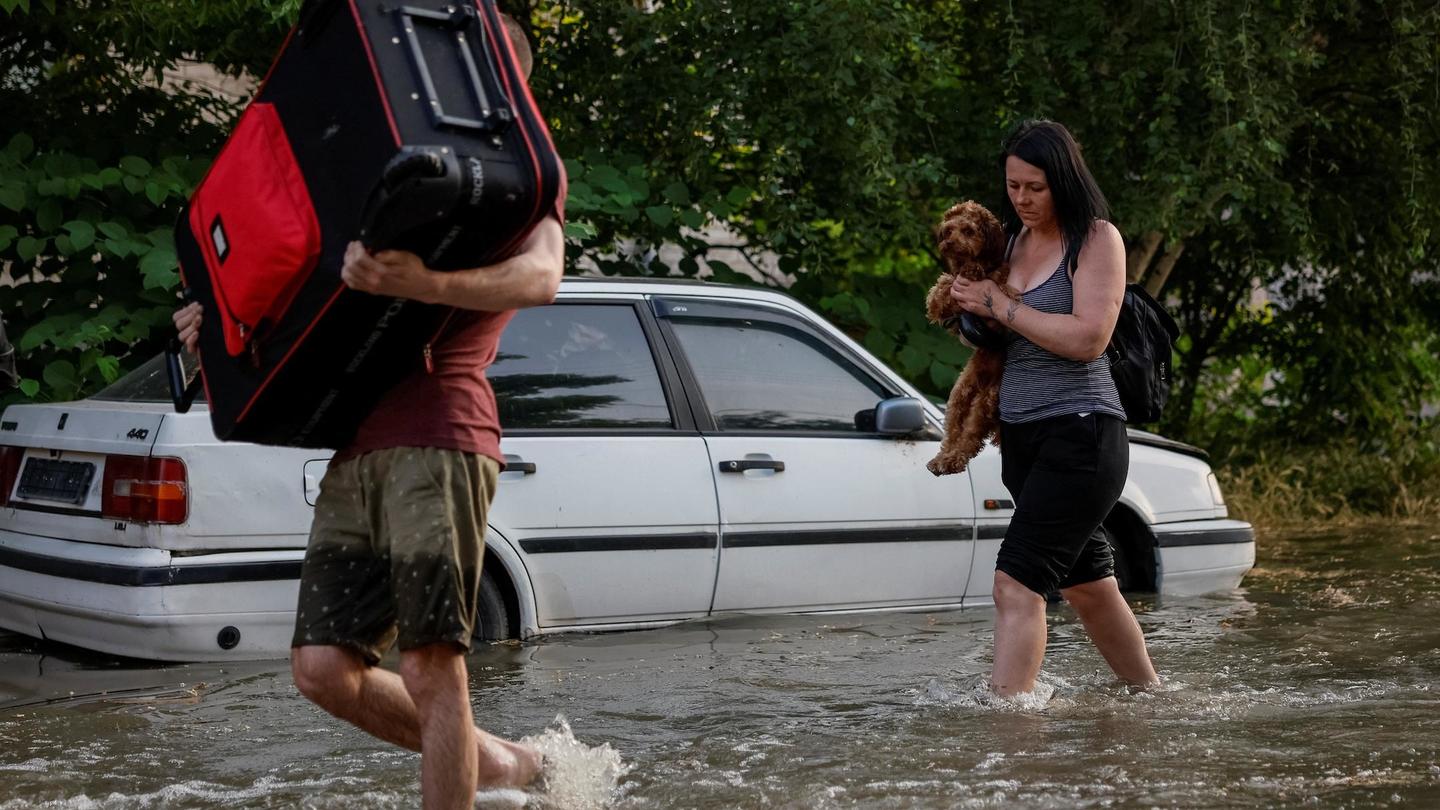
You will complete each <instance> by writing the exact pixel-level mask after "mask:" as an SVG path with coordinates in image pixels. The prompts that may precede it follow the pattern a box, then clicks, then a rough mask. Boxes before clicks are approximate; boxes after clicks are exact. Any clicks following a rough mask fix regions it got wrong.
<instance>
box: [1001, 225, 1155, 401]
mask: <svg viewBox="0 0 1440 810" xmlns="http://www.w3.org/2000/svg"><path fill="white" fill-rule="evenodd" d="M1076 253H1077V252H1076V251H1069V252H1068V253H1067V254H1066V261H1067V262H1069V265H1070V275H1071V277H1072V278H1073V277H1074V275H1075V271H1076V269H1077V268H1076V263H1077V261H1076V260H1077V256H1076ZM1006 255H1009V254H1008V253H1007V254H1006ZM1179 338H1180V327H1179V326H1178V325H1177V324H1176V323H1175V319H1174V318H1172V317H1170V313H1168V312H1166V311H1165V308H1164V307H1162V306H1160V302H1159V301H1156V300H1155V299H1154V298H1153V297H1151V295H1150V293H1149V292H1147V291H1146V290H1145V287H1144V286H1143V285H1140V284H1126V285H1125V297H1124V298H1122V299H1121V301H1120V317H1119V319H1118V320H1116V321H1115V331H1114V332H1112V333H1110V345H1109V346H1106V347H1105V357H1106V358H1108V359H1109V360H1110V376H1111V377H1114V378H1115V389H1116V390H1117V391H1119V392H1120V407H1122V408H1124V409H1125V421H1126V422H1129V423H1132V424H1137V425H1139V424H1145V423H1147V422H1158V421H1159V420H1160V415H1161V414H1162V413H1164V411H1165V403H1166V401H1168V400H1169V399H1170V357H1171V350H1172V349H1173V348H1174V347H1175V341H1176V340H1178V339H1179Z"/></svg>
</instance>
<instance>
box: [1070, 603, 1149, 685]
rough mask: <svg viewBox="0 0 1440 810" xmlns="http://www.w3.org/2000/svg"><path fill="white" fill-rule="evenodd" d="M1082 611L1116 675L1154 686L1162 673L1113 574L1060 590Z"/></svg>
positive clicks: (1097, 646) (1084, 620) (1091, 634)
mask: <svg viewBox="0 0 1440 810" xmlns="http://www.w3.org/2000/svg"><path fill="white" fill-rule="evenodd" d="M1060 595H1061V596H1063V597H1065V601H1066V602H1069V603H1070V606H1071V607H1073V608H1075V612H1076V613H1078V614H1080V621H1081V622H1082V623H1083V624H1084V625H1085V632H1086V633H1088V634H1089V635H1090V640H1091V641H1093V642H1094V643H1095V646H1096V648H1098V649H1099V650H1100V655H1101V656H1103V657H1104V658H1105V663H1107V664H1109V665H1110V669H1111V670H1112V671H1114V673H1115V676H1116V677H1117V678H1119V679H1120V680H1122V681H1125V682H1126V683H1128V684H1130V685H1132V686H1155V685H1157V684H1159V683H1160V676H1159V675H1156V674H1155V665H1154V664H1153V663H1151V661H1150V651H1149V650H1147V649H1146V647H1145V635H1144V633H1142V632H1141V630H1140V622H1138V621H1136V619H1135V613H1134V611H1132V610H1130V605H1129V604H1128V603H1127V602H1126V601H1125V597H1124V596H1123V595H1121V593H1120V586H1119V585H1118V584H1117V583H1116V582H1115V578H1114V577H1106V578H1104V579H1097V580H1095V581H1094V582H1087V583H1085V584H1083V585H1076V586H1075V587H1073V588H1066V589H1064V590H1062V591H1061V592H1060Z"/></svg>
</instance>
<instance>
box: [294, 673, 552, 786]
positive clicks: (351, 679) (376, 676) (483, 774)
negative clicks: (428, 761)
mask: <svg viewBox="0 0 1440 810" xmlns="http://www.w3.org/2000/svg"><path fill="white" fill-rule="evenodd" d="M291 666H292V669H293V671H294V675H295V685H296V686H297V687H299V689H300V692H301V693H302V694H304V695H305V697H307V698H309V699H310V700H311V702H313V703H315V704H316V705H317V706H319V707H320V708H322V709H324V710H325V711H327V712H329V713H331V714H333V715H335V716H336V717H338V718H340V719H341V720H344V721H346V722H348V723H351V724H352V725H354V726H356V727H358V728H360V729H361V730H363V731H365V732H368V733H369V734H371V735H374V736H375V737H378V738H380V739H382V740H384V741H386V742H388V743H393V744H394V745H398V746H400V747H402V748H408V749H410V750H411V751H416V752H419V751H420V750H421V732H420V719H419V717H420V715H419V712H418V711H417V710H416V708H415V701H414V700H413V699H412V698H411V697H410V693H409V692H408V691H407V690H406V688H405V682H404V679H402V678H401V676H399V675H396V674H395V673H393V672H390V671H388V670H384V669H381V668H379V667H373V666H370V665H368V664H366V663H365V660H364V659H363V658H362V657H361V656H360V655H359V654H358V653H356V652H355V651H354V650H351V649H349V648H348V647H337V646H307V647H295V648H294V649H292V650H291ZM466 694H467V696H468V694H469V692H468V688H467V690H466ZM461 716H464V717H468V716H469V709H468V707H467V709H466V713H465V714H464V715H461ZM473 737H474V740H475V754H476V757H475V759H476V774H477V783H478V785H479V786H481V787H523V786H525V785H527V784H529V783H530V782H531V781H533V780H534V778H535V776H536V775H537V774H538V773H539V772H540V752H538V751H536V750H535V749H534V748H532V747H530V746H528V745H522V744H520V743H514V742H510V741H509V740H505V739H501V738H500V737H496V736H495V735H493V734H489V733H487V732H485V731H483V730H481V729H480V728H479V727H478V726H476V727H475V728H474V732H473Z"/></svg>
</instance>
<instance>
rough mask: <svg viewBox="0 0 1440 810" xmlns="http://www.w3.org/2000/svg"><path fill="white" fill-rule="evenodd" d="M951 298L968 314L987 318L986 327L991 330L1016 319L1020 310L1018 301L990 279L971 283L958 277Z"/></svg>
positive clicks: (952, 287)
mask: <svg viewBox="0 0 1440 810" xmlns="http://www.w3.org/2000/svg"><path fill="white" fill-rule="evenodd" d="M950 298H951V299H953V300H954V301H955V303H956V305H958V306H959V307H960V308H961V309H963V310H965V311H966V312H973V313H974V314H976V315H979V316H981V317H982V318H985V319H986V325H987V326H990V327H991V328H997V327H1000V326H1003V325H1004V324H1005V323H1006V322H1007V321H1008V320H1010V319H1013V318H1014V314H1015V312H1016V310H1018V309H1019V308H1020V302H1019V301H1018V300H1016V299H1014V298H1011V297H1010V296H1009V295H1008V294H1007V293H1006V291H1005V290H1003V289H1001V287H1000V285H999V284H996V283H995V282H993V281H991V280H990V279H988V278H987V279H981V280H980V281H971V280H969V279H967V278H961V277H959V276H956V277H955V280H954V281H953V282H951V284H950Z"/></svg>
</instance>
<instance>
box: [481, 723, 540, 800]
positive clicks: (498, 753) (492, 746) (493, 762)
mask: <svg viewBox="0 0 1440 810" xmlns="http://www.w3.org/2000/svg"><path fill="white" fill-rule="evenodd" d="M475 734H476V754H477V755H478V759H479V773H478V776H479V778H478V779H477V782H476V783H477V785H478V786H479V787H481V788H505V787H510V788H521V787H525V786H526V785H528V784H530V783H531V782H534V781H535V778H536V777H537V776H539V775H540V769H541V766H542V765H543V764H544V758H543V757H541V755H540V752H539V751H538V750H536V749H535V748H533V747H531V746H529V745H522V744H520V743H515V742H510V741H509V740H502V739H500V738H499V737H496V736H495V735H493V734H487V733H486V732H483V731H481V730H480V729H478V728H477V729H475Z"/></svg>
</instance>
